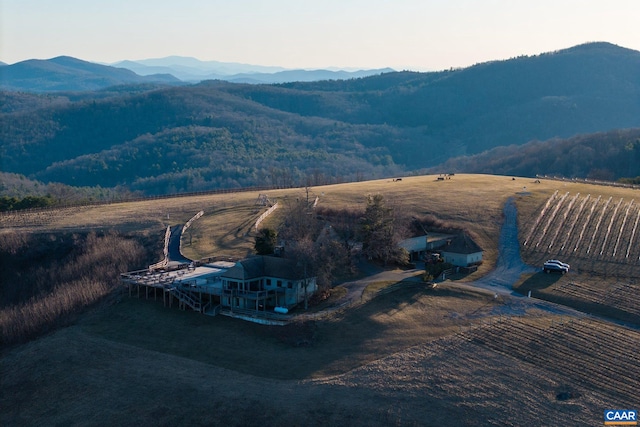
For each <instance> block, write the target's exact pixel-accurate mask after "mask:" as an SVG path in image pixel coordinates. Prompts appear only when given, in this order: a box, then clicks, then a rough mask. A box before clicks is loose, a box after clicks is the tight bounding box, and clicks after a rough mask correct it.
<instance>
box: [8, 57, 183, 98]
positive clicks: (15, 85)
mask: <svg viewBox="0 0 640 427" xmlns="http://www.w3.org/2000/svg"><path fill="white" fill-rule="evenodd" d="M143 82H146V83H166V84H175V83H179V82H180V81H179V80H178V79H177V78H175V77H173V76H171V75H168V74H154V75H150V76H145V77H143V76H139V75H137V74H136V73H134V72H133V71H130V70H126V69H124V68H116V67H110V66H106V65H100V64H95V63H92V62H87V61H82V60H80V59H76V58H72V57H69V56H59V57H56V58H52V59H48V60H38V59H30V60H27V61H22V62H18V63H16V64H12V65H7V66H4V67H1V68H0V89H3V90H13V91H28V92H52V91H88V90H97V89H103V88H106V87H109V86H116V85H122V84H130V83H143Z"/></svg>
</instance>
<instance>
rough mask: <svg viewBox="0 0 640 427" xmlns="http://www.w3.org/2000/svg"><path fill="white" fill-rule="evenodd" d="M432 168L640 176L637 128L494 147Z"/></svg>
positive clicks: (609, 178) (598, 177) (591, 176)
mask: <svg viewBox="0 0 640 427" xmlns="http://www.w3.org/2000/svg"><path fill="white" fill-rule="evenodd" d="M430 171H431V172H442V171H447V172H469V173H490V174H499V175H516V176H530V177H534V176H536V175H556V176H562V177H566V178H589V179H596V180H605V181H615V180H619V179H621V178H635V177H640V128H635V129H622V130H615V131H610V132H602V133H595V134H587V135H578V136H575V137H572V138H567V139H551V140H548V141H544V142H541V141H532V142H529V143H527V144H524V145H510V146H507V147H497V148H494V149H492V150H489V151H487V152H484V153H482V154H477V155H475V156H468V157H458V158H454V159H450V160H448V161H447V162H445V163H444V164H443V165H440V166H437V167H435V168H432V169H430Z"/></svg>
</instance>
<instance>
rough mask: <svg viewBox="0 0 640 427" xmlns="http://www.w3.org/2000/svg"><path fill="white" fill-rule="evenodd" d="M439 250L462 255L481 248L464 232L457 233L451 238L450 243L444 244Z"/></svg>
mask: <svg viewBox="0 0 640 427" xmlns="http://www.w3.org/2000/svg"><path fill="white" fill-rule="evenodd" d="M441 250H442V252H449V253H455V254H464V255H469V254H474V253H477V252H482V248H481V247H480V246H478V244H477V243H476V242H474V241H473V239H472V238H471V237H469V236H468V235H467V234H466V233H461V234H457V235H456V236H455V237H454V238H453V239H451V243H449V244H447V245H446V246H444V247H443V248H442V249H441Z"/></svg>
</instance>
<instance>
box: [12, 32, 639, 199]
mask: <svg viewBox="0 0 640 427" xmlns="http://www.w3.org/2000/svg"><path fill="white" fill-rule="evenodd" d="M67 61H68V60H67ZM63 62H65V61H63ZM92 66H95V64H93V65H92ZM9 67H11V66H9ZM5 68H7V67H2V68H0V72H1V70H3V69H5ZM107 68H113V67H107ZM115 70H118V69H117V68H115ZM119 72H120V73H122V75H127V76H131V74H132V72H131V71H128V70H123V69H120V71H119ZM627 128H640V52H638V51H634V50H630V49H625V48H622V47H619V46H615V45H612V44H609V43H589V44H585V45H580V46H576V47H572V48H569V49H564V50H560V51H556V52H551V53H545V54H541V55H536V56H524V57H519V58H514V59H510V60H505V61H493V62H487V63H483V64H478V65H475V66H472V67H468V68H464V69H452V70H447V71H441V72H432V73H416V72H390V73H383V74H378V75H374V76H369V77H362V78H355V79H348V80H323V81H314V82H293V83H286V84H279V85H250V84H238V83H229V82H224V81H206V82H202V83H199V84H184V83H182V84H180V85H176V86H169V87H167V86H166V85H164V84H163V85H157V84H150V83H129V84H128V85H127V86H118V87H115V88H110V89H108V90H100V91H92V92H75V93H48V94H46V95H38V94H29V93H18V92H14V91H5V92H0V160H1V161H2V171H4V172H12V173H16V174H21V175H25V176H27V177H29V178H30V179H37V180H40V181H42V182H45V183H46V182H62V183H65V184H69V185H74V186H100V187H102V188H107V187H108V188H113V187H117V186H120V187H123V188H126V189H129V190H133V191H141V192H144V193H146V194H164V193H173V192H181V191H199V190H210V189H216V188H232V187H240V186H251V185H265V184H267V185H278V186H289V185H306V184H310V185H320V184H323V183H330V182H339V181H343V180H357V179H371V178H378V177H383V176H392V175H400V174H411V173H422V172H425V171H427V170H445V171H447V170H454V169H455V170H456V171H460V172H464V171H470V170H473V171H483V172H487V173H507V174H515V173H520V174H527V175H532V174H549V173H561V174H564V175H566V176H570V177H572V176H583V177H584V175H591V176H600V177H603V176H608V177H609V178H611V179H617V178H619V177H621V176H632V175H633V174H636V173H637V174H638V175H640V157H637V159H638V161H633V162H626V160H625V158H626V159H627V160H628V159H636V157H635V156H637V155H638V154H637V153H636V150H637V151H638V153H640V142H638V143H637V144H636V140H637V138H638V136H637V134H636V133H634V132H632V131H626V132H623V131H619V132H617V133H615V132H614V133H613V134H611V133H610V132H612V131H613V130H615V129H627ZM602 132H605V133H604V134H600V135H605V136H601V137H597V136H596V137H594V138H581V139H574V140H572V139H568V141H571V142H570V143H564V142H563V143H560V142H559V141H561V140H564V139H566V138H571V137H573V136H575V135H579V134H591V133H602ZM611 135H613V136H611ZM603 138H604V139H606V140H607V141H608V142H607V143H606V144H602V143H599V142H597V141H600V140H602V139H603ZM545 140H551V141H550V142H548V143H545V144H542V145H540V144H539V143H535V142H532V141H545ZM527 143H530V145H526V146H525V145H524V144H527ZM507 146H513V147H508V148H506V149H497V147H507ZM537 147H542V148H541V149H540V150H541V151H537V150H538V148H537ZM559 147H562V149H559ZM636 147H637V148H636ZM488 150H494V151H491V152H490V153H487V154H484V155H482V154H481V153H484V152H486V151H488ZM521 150H524V151H525V152H526V153H529V154H528V155H527V156H524V157H522V156H519V155H517V153H518V152H520V151H521ZM545 150H546V151H545ZM625 150H626V151H625ZM549 153H553V154H549ZM475 155H481V156H484V157H471V156H475ZM460 156H465V159H466V160H465V159H458V160H455V161H454V160H451V159H453V158H456V157H460ZM554 156H556V157H557V158H558V159H557V160H558V161H554V160H553V159H554ZM605 159H610V160H605ZM445 162H448V163H445ZM625 162H626V163H625ZM443 163H445V165H444V166H441V168H442V169H438V165H442V164H443ZM510 164H511V166H514V165H516V164H518V165H519V168H517V169H516V168H514V167H510V166H509V165H510ZM485 165H493V166H492V167H484V166H485ZM429 168H436V169H429Z"/></svg>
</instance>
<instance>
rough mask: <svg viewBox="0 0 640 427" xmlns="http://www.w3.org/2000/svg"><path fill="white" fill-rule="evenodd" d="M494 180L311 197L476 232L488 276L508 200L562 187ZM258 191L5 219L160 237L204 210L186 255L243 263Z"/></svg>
mask: <svg viewBox="0 0 640 427" xmlns="http://www.w3.org/2000/svg"><path fill="white" fill-rule="evenodd" d="M532 181H533V180H529V179H517V180H515V181H513V180H512V179H511V178H510V177H501V176H490V175H456V176H454V177H452V179H450V180H445V181H438V180H437V179H436V176H433V175H428V176H417V177H406V178H403V180H402V181H400V182H393V181H392V180H389V179H386V180H376V181H366V182H356V183H348V184H338V185H329V186H320V187H313V188H312V189H311V190H312V194H311V196H312V197H315V196H319V198H320V202H319V203H320V204H321V205H325V206H332V207H334V208H356V209H362V208H363V207H364V206H365V203H366V197H367V195H369V194H377V193H380V194H382V195H384V196H385V198H386V199H387V200H388V202H389V203H390V204H392V205H393V206H395V207H396V209H397V210H398V211H399V212H403V213H404V214H405V218H406V219H407V221H409V220H410V218H411V217H413V216H415V217H421V216H424V215H429V214H432V215H435V216H437V217H438V218H439V219H441V220H443V221H446V222H448V223H451V224H454V225H457V226H459V227H462V228H466V229H469V230H471V231H472V232H474V234H475V235H476V237H477V238H478V240H479V243H480V245H481V246H482V247H483V248H484V249H485V259H486V260H487V261H488V262H487V263H486V265H485V266H483V267H482V268H481V270H480V273H483V272H486V271H487V270H488V269H489V268H490V266H491V265H493V262H494V261H495V259H496V256H497V253H496V248H497V241H498V235H499V227H500V225H501V222H502V220H501V217H502V207H503V205H504V202H505V201H506V199H507V198H509V197H516V198H518V207H519V208H520V209H522V210H523V211H524V214H525V215H527V212H534V211H535V210H536V209H537V208H538V207H539V205H540V204H541V203H544V200H546V199H547V198H548V197H549V195H550V194H552V193H553V191H554V190H555V189H557V188H559V187H562V186H563V183H559V182H555V181H544V180H543V181H542V183H541V184H533V182H532ZM524 185H526V186H528V189H529V191H531V192H532V195H531V196H526V197H524V196H518V195H517V194H516V193H518V192H520V191H522V186H524ZM267 194H268V196H269V198H270V199H271V200H280V201H286V200H287V199H289V198H291V199H294V198H302V197H306V195H305V193H304V190H303V189H286V190H273V191H269V192H267ZM258 196H259V193H258V192H241V193H232V194H216V195H209V196H194V197H177V198H170V199H160V200H148V201H141V202H131V203H117V204H112V205H103V206H87V207H82V208H73V209H67V208H65V209H52V210H47V211H44V212H40V213H36V214H32V213H19V212H17V213H12V214H10V215H2V216H0V226H2V228H3V229H5V230H7V229H12V228H19V229H24V230H29V231H41V230H46V231H60V230H87V229H117V230H121V231H123V232H129V231H131V230H137V231H140V230H153V231H156V232H157V233H158V236H159V237H158V238H159V239H160V238H161V235H162V233H163V230H164V228H165V227H166V226H167V225H172V224H179V223H184V222H186V221H187V220H189V219H190V218H191V217H192V216H193V215H194V214H195V213H197V212H198V211H200V210H204V211H205V215H204V216H203V217H202V218H201V219H199V220H198V221H196V222H195V223H194V225H193V230H192V232H191V235H190V236H189V235H187V236H186V238H187V239H190V241H187V242H183V245H184V251H185V254H186V255H188V256H192V257H194V258H200V257H205V256H211V255H220V254H224V255H235V256H244V255H246V254H247V252H248V251H250V250H251V248H252V246H253V237H254V236H253V234H252V230H251V226H252V225H253V223H254V222H255V219H256V218H257V216H258V215H259V213H261V212H262V211H264V209H265V208H260V207H259V206H257V205H256V201H257V199H258ZM282 215H283V211H282V210H281V211H276V212H275V213H274V214H273V217H272V218H268V219H267V221H265V223H264V226H275V225H277V222H278V221H279V219H281V218H282Z"/></svg>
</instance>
